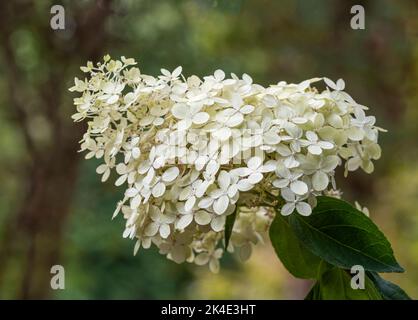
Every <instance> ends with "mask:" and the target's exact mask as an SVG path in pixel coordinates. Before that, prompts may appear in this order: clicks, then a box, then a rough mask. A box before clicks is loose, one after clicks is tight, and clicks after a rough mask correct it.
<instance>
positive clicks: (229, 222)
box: [225, 206, 238, 249]
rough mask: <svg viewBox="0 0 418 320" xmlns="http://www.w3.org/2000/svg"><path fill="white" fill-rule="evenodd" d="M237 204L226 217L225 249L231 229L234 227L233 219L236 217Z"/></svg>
mask: <svg viewBox="0 0 418 320" xmlns="http://www.w3.org/2000/svg"><path fill="white" fill-rule="evenodd" d="M237 211H238V206H236V207H235V210H234V212H233V213H231V214H230V215H229V216H227V217H226V221H225V249H227V248H228V244H229V239H231V235H232V229H233V228H234V223H235V219H236V217H237Z"/></svg>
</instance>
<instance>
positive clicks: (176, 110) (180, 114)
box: [171, 104, 190, 119]
mask: <svg viewBox="0 0 418 320" xmlns="http://www.w3.org/2000/svg"><path fill="white" fill-rule="evenodd" d="M189 109H190V108H188V106H187V105H185V104H175V105H174V106H173V108H172V109H171V113H172V114H173V116H174V117H176V118H177V119H186V118H188V116H189V115H190V114H189V113H190V110H189Z"/></svg>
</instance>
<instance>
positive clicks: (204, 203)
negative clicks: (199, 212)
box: [198, 197, 213, 209]
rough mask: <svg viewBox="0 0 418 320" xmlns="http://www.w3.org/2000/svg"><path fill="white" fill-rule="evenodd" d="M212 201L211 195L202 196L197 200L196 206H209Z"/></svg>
mask: <svg viewBox="0 0 418 320" xmlns="http://www.w3.org/2000/svg"><path fill="white" fill-rule="evenodd" d="M212 203H213V199H212V198H211V197H206V198H203V199H202V200H200V201H199V204H198V207H199V208H202V209H206V208H209V207H210V206H211V205H212Z"/></svg>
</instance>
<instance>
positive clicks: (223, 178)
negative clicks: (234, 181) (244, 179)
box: [218, 170, 231, 190]
mask: <svg viewBox="0 0 418 320" xmlns="http://www.w3.org/2000/svg"><path fill="white" fill-rule="evenodd" d="M218 183H219V187H220V188H221V189H222V190H226V189H227V188H228V186H229V185H230V183H231V176H230V175H229V173H228V172H226V171H225V170H222V171H221V172H220V173H219V176H218Z"/></svg>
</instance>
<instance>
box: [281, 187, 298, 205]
mask: <svg viewBox="0 0 418 320" xmlns="http://www.w3.org/2000/svg"><path fill="white" fill-rule="evenodd" d="M281 196H282V198H283V199H285V200H286V201H290V202H292V201H295V200H296V196H295V194H294V193H293V192H292V190H290V189H289V188H285V189H283V190H282V191H281Z"/></svg>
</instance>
